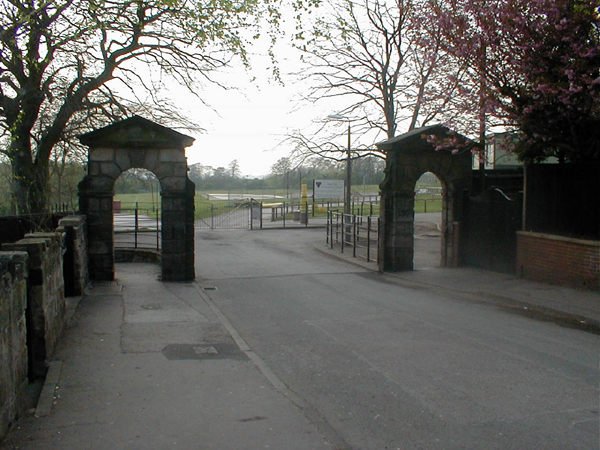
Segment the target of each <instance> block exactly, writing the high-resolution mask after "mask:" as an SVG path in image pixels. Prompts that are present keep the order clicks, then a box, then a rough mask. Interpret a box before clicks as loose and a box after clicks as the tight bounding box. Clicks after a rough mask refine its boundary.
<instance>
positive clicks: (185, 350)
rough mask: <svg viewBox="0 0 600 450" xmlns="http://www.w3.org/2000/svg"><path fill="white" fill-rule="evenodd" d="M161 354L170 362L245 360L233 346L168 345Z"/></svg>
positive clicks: (226, 344)
mask: <svg viewBox="0 0 600 450" xmlns="http://www.w3.org/2000/svg"><path fill="white" fill-rule="evenodd" d="M162 354H163V355H165V357H166V358H167V359H168V360H170V361H183V360H203V359H236V360H246V359H248V358H247V357H246V355H245V354H244V353H243V352H242V351H241V350H240V349H239V348H238V347H237V346H236V345H235V344H228V343H219V344H212V345H209V344H169V345H167V346H165V348H163V349H162Z"/></svg>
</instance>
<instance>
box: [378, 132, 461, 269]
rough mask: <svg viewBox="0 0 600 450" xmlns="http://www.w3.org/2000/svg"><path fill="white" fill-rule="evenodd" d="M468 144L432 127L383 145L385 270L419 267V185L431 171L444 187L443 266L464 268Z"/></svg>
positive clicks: (382, 244) (382, 261)
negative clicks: (462, 226) (416, 242)
mask: <svg viewBox="0 0 600 450" xmlns="http://www.w3.org/2000/svg"><path fill="white" fill-rule="evenodd" d="M468 143H469V141H468V139H466V138H464V137H462V136H459V135H456V134H454V133H451V132H450V131H449V130H448V128H446V127H444V126H442V125H432V126H428V127H423V128H419V129H416V130H413V131H410V132H408V133H406V134H403V135H401V136H397V137H394V138H392V139H389V140H387V141H384V142H380V143H379V144H377V147H378V148H379V149H380V150H383V151H384V152H385V153H386V155H387V162H386V169H385V178H384V180H383V182H382V183H381V186H380V188H381V204H382V211H381V230H380V236H381V239H380V244H379V245H380V249H379V268H380V270H382V271H388V272H394V271H401V270H413V268H414V231H415V184H416V182H417V180H418V179H419V178H420V177H421V176H422V175H423V174H425V173H427V172H431V173H433V174H435V176H436V177H437V178H439V180H440V182H441V185H442V217H441V224H440V232H441V251H440V259H441V261H440V266H442V267H446V266H457V265H458V264H459V245H460V240H459V237H460V223H461V221H462V220H463V196H464V192H465V191H467V190H469V189H470V187H471V152H470V145H468ZM436 146H443V149H441V150H440V149H436Z"/></svg>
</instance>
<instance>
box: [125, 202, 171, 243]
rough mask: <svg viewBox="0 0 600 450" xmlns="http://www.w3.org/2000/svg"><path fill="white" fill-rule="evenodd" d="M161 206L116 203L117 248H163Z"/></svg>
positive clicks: (141, 203) (139, 203)
mask: <svg viewBox="0 0 600 450" xmlns="http://www.w3.org/2000/svg"><path fill="white" fill-rule="evenodd" d="M160 220H161V218H160V205H158V204H156V203H145V202H135V203H125V202H115V204H114V208H113V228H114V246H115V247H116V248H134V249H138V248H140V249H156V250H157V251H159V250H160V248H161V237H160V232H161V226H160V224H161V222H160Z"/></svg>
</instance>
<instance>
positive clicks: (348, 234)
mask: <svg viewBox="0 0 600 450" xmlns="http://www.w3.org/2000/svg"><path fill="white" fill-rule="evenodd" d="M326 228H327V244H328V245H329V247H330V248H332V249H333V248H335V247H339V249H340V251H341V252H342V253H346V252H349V253H350V252H351V253H352V256H353V257H355V258H362V259H365V260H366V261H367V262H371V261H377V251H378V248H379V217H378V216H370V215H368V216H360V215H356V214H344V213H342V212H339V211H334V210H330V211H328V212H327V227H326Z"/></svg>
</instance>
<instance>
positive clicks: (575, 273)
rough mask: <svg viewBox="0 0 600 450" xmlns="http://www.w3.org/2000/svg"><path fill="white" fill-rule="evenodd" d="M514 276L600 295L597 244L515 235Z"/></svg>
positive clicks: (567, 239)
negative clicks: (515, 263) (515, 273)
mask: <svg viewBox="0 0 600 450" xmlns="http://www.w3.org/2000/svg"><path fill="white" fill-rule="evenodd" d="M517 274H518V275H520V276H522V277H524V278H527V279H530V280H535V281H542V282H546V283H553V284H560V285H564V286H571V287H577V288H585V289H591V290H596V291H600V241H591V240H584V239H574V238H569V237H563V236H557V235H552V234H544V233H532V232H526V231H519V232H517Z"/></svg>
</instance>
